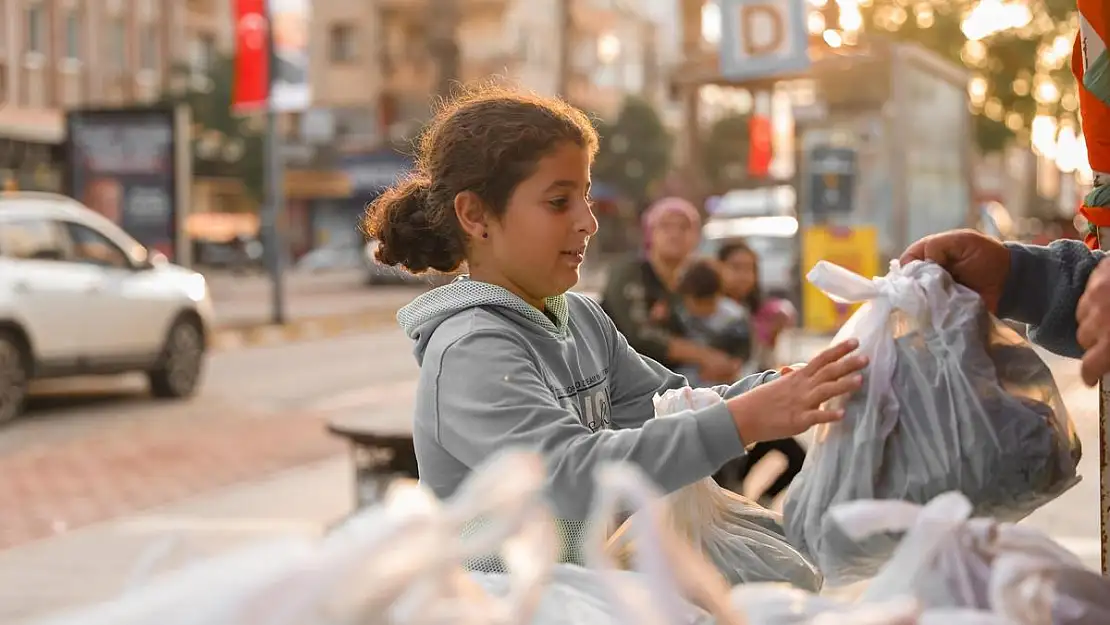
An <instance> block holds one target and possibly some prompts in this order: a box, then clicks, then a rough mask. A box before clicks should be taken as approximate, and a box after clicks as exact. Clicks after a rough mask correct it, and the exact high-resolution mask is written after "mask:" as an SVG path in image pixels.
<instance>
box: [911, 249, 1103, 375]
mask: <svg viewBox="0 0 1110 625" xmlns="http://www.w3.org/2000/svg"><path fill="white" fill-rule="evenodd" d="M1105 259H1106V253H1104V252H1099V251H1092V250H1090V249H1088V248H1087V247H1086V246H1085V245H1083V243H1082V242H1080V241H1072V240H1061V241H1055V242H1053V243H1052V244H1050V245H1047V246H1039V245H1022V244H1020V243H1002V242H1000V241H998V240H996V239H992V238H990V237H988V236H986V235H984V234H981V233H979V232H976V231H974V230H954V231H951V232H943V233H940V234H935V235H932V236H928V237H925V238H923V239H921V240H920V241H917V242H916V243H914V244H913V245H911V246H910V247H909V248H908V249H907V250H906V251H905V253H903V254H902V258H901V262H902V263H907V262H910V261H912V260H928V261H932V262H935V263H937V264H939V265H940V266H942V267H944V269H945V270H947V271H948V273H950V274H951V275H952V277H953V279H955V280H956V281H957V282H959V283H961V284H963V285H964V286H966V287H968V288H970V289H971V290H973V291H975V292H977V293H978V294H979V295H980V296H982V298H983V300H984V301H985V302H986V304H987V306H988V308H990V310H991V311H992V312H994V313H995V314H996V315H997V316H998V317H1000V318H1002V319H1009V320H1012V321H1017V322H1020V323H1026V324H1028V325H1029V338H1030V340H1032V341H1033V342H1034V343H1036V344H1038V345H1040V346H1041V347H1044V348H1045V349H1047V350H1049V351H1051V352H1053V353H1055V354H1058V355H1060V356H1066V357H1069V358H1081V359H1082V361H1083V364H1082V367H1081V375H1082V377H1083V381H1084V382H1085V383H1086V384H1088V385H1090V386H1093V385H1094V384H1096V383H1097V382H1098V380H1099V379H1101V378H1102V377H1103V376H1105V375H1107V374H1108V373H1110V263H1105V262H1102V261H1104V260H1105Z"/></svg>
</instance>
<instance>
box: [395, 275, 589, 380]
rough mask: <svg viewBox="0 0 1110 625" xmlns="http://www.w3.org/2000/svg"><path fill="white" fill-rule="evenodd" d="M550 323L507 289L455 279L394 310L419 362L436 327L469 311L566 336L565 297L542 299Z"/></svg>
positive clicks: (462, 277) (567, 316) (566, 315)
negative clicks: (489, 311) (489, 312)
mask: <svg viewBox="0 0 1110 625" xmlns="http://www.w3.org/2000/svg"><path fill="white" fill-rule="evenodd" d="M544 302H545V305H546V308H547V311H548V312H549V313H550V314H551V317H553V318H554V321H553V320H552V319H551V318H550V317H548V316H547V315H545V314H544V313H542V312H540V311H539V310H536V308H535V307H533V306H531V305H529V304H528V303H527V302H525V301H524V300H522V299H520V297H518V296H516V295H515V294H513V293H512V292H511V291H509V290H508V289H505V288H503V287H499V286H496V285H493V284H489V283H487V282H479V281H477V280H471V279H470V278H469V277H468V276H459V277H458V278H457V279H455V280H454V281H453V282H451V283H449V284H445V285H443V286H440V287H436V288H434V289H432V290H431V291H428V292H427V293H423V294H421V295H420V296H418V297H417V298H416V299H414V300H412V302H410V303H409V304H407V305H405V306H404V307H402V308H401V309H400V310H399V311H397V322H398V323H399V324H400V325H401V328H403V329H404V331H405V334H407V335H408V337H409V338H410V339H412V341H413V343H415V345H414V353H415V355H416V361H417V362H418V363H419V362H423V360H424V350H425V349H426V348H427V345H428V341H429V340H430V339H431V337H432V334H433V333H434V332H435V330H436V328H438V327H439V324H441V323H443V322H444V321H445V320H447V319H449V318H451V317H453V316H455V315H457V314H458V313H460V312H462V311H464V310H467V309H469V308H485V307H497V308H502V309H506V310H509V311H511V312H513V313H515V314H516V315H518V316H520V317H522V318H523V319H522V320H521V321H522V324H527V323H532V324H535V326H536V328H537V329H540V330H542V331H545V332H548V333H550V334H551V335H553V336H558V337H562V336H566V334H567V323H568V321H569V318H570V312H569V309H568V307H567V298H566V295H557V296H555V297H549V298H547V299H546V300H544Z"/></svg>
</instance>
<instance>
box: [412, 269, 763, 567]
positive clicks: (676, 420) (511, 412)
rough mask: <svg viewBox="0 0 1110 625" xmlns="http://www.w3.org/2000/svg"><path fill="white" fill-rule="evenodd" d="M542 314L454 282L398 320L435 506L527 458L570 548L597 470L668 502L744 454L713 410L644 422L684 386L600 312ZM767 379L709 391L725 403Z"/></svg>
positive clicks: (594, 307) (502, 292)
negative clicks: (485, 468)
mask: <svg viewBox="0 0 1110 625" xmlns="http://www.w3.org/2000/svg"><path fill="white" fill-rule="evenodd" d="M546 309H547V313H548V314H546V315H545V314H544V313H541V312H540V311H538V310H536V309H535V308H534V307H532V306H529V305H528V304H526V303H525V302H524V301H523V300H521V299H520V298H518V297H517V296H515V295H513V294H512V293H510V292H509V291H507V290H506V289H503V288H501V287H498V286H494V285H491V284H487V283H484V282H478V281H472V280H467V279H465V278H463V279H459V280H456V281H455V282H452V283H451V284H448V285H445V286H441V287H439V288H436V289H433V290H431V291H429V292H427V293H425V294H423V295H421V296H419V297H417V298H416V299H415V300H414V301H413V302H412V303H411V304H409V305H408V306H405V307H404V308H402V309H401V310H400V312H399V313H398V315H397V319H398V321H399V322H400V323H401V326H402V327H403V328H404V329H405V331H406V332H407V333H408V335H409V337H410V338H412V340H413V341H414V343H415V355H416V360H417V362H418V363H419V364H420V380H419V385H418V389H417V399H416V415H415V419H414V423H413V441H414V443H415V446H416V457H417V461H418V463H419V467H420V481H421V483H423V484H424V485H425V486H427V487H428V488H430V489H431V490H432V491H433V492H434V493H435V494H436V495H437V496H439V497H441V498H444V497H448V496H450V495H451V494H453V493H454V492H455V490H456V489H457V488H458V487H459V485H460V483H462V481H463V480H464V479H466V477H467V475H468V474H469V473H470V472H471V471H472V470H474V469H475V468H476V467H478V466H479V465H481V464H482V462H483V461H484V460H486V459H487V458H489V457H490V456H491V455H492V454H493V453H495V452H497V451H500V450H502V449H506V448H510V447H516V448H523V449H528V450H534V451H537V452H540V453H542V454H543V456H544V457H545V459H546V461H547V465H548V474H549V477H548V484H547V491H548V495H549V499H550V502H551V504H552V507H553V511H554V513H555V515H556V517H557V518H558V519H559V520H560V522H561V525H562V527H563V529H564V531H568V532H570V533H571V536H568V540H571V541H572V542H575V539H574V536H573V534H576V533H578V532H580V531H582V529H583V526H582V522H583V521H585V520H586V518H587V515H588V512H589V509H590V505H591V502H592V499H593V489H594V482H593V478H594V470H595V468H596V467H597V466H598V465H599V464H602V463H606V462H614V461H627V462H631V463H634V464H636V465H638V466H639V467H640V468H641V469H643V471H644V472H645V473H646V474H647V476H648V477H650V478H651V479H652V480H654V481H655V483H656V484H658V485H659V486H660V487H662V489H663V490H664V491H666V492H671V491H674V490H677V489H679V488H682V487H683V486H686V485H688V484H691V483H693V482H695V481H697V480H699V479H702V478H705V477H708V476H710V475H712V474H713V473H715V472H716V471H717V470H718V469H720V468H721V466H722V465H724V464H725V463H726V462H728V461H729V460H732V459H734V458H737V457H739V456H742V455H743V454H744V444H743V443H742V442H741V440H740V437H739V435H738V434H737V431H736V426H735V425H734V423H733V419H732V416H731V414H730V413H729V410H728V408H727V407H726V406H725V405H724V404H723V403H722V404H718V405H716V406H713V407H710V408H706V409H703V410H697V411H691V412H689V413H687V414H684V415H679V416H675V417H672V418H667V419H659V420H653V419H652V417H653V416H654V408H653V404H652V397H653V396H654V395H655V394H656V393H661V392H663V391H665V390H667V389H671V388H678V387H682V386H686V379H685V378H683V377H682V376H680V375H677V374H675V373H672V372H670V371H668V370H667V369H665V368H664V367H663V366H662V365H660V364H658V363H656V362H655V361H653V360H651V359H649V358H645V357H643V356H641V355H640V354H638V353H636V352H635V351H634V350H633V349H632V348H630V347H629V346H628V342H627V341H626V340H625V338H624V336H622V335H621V334H620V333H619V332H618V331H617V330H616V328H615V327H614V325H613V323H612V321H610V319H609V317H608V316H607V315H606V314H605V313H604V312H603V311H602V310H601V307H600V306H599V305H598V304H596V303H595V302H593V301H592V300H590V299H589V298H587V297H584V296H582V295H578V294H575V293H568V294H566V295H562V296H558V297H553V298H549V299H548V300H547V304H546ZM775 376H776V374H774V373H773V372H766V373H761V374H757V375H753V376H749V377H748V378H745V379H743V380H741V381H739V382H737V383H735V384H733V385H732V386H719V387H715V389H714V390H716V391H717V392H719V393H720V394H721V395H722V396H724V397H726V398H728V397H732V396H735V395H738V394H740V393H743V392H745V391H747V390H749V389H751V388H753V387H754V386H756V385H758V384H761V383H763V382H765V381H768V380H770V379H772V378H773V377H775ZM569 559H570V560H572V561H573V560H575V559H576V558H574V557H571V558H569Z"/></svg>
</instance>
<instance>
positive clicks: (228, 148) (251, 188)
mask: <svg viewBox="0 0 1110 625" xmlns="http://www.w3.org/2000/svg"><path fill="white" fill-rule="evenodd" d="M234 67H235V66H234V60H233V59H232V57H230V56H223V55H220V56H217V57H216V58H215V59H214V60H213V62H212V65H211V67H210V69H209V71H208V72H207V73H205V74H198V73H197V72H196V70H194V69H193V68H190V67H177V68H174V70H173V76H172V77H171V81H170V83H171V85H172V87H175V88H171V90H170V92H169V93H166V94H164V95H163V96H162V101H163V103H169V104H178V103H184V104H187V105H188V106H189V107H190V108H191V109H192V113H193V136H192V154H193V175H194V176H198V177H212V178H235V179H238V180H240V181H241V182H242V184H243V187H244V189H245V190H246V192H247V194H248V195H249V196H250V197H251V198H252V199H254V200H255V201H257V202H259V203H261V201H262V198H263V188H264V187H263V181H264V175H265V173H264V170H265V160H264V159H265V151H264V150H265V148H264V142H265V137H264V134H263V130H264V118H263V117H262V115H261V112H260V113H259V114H258V115H253V116H243V115H237V114H236V113H235V112H234V111H232V108H231V98H232V90H233V88H234V75H235V74H234V72H235V69H234Z"/></svg>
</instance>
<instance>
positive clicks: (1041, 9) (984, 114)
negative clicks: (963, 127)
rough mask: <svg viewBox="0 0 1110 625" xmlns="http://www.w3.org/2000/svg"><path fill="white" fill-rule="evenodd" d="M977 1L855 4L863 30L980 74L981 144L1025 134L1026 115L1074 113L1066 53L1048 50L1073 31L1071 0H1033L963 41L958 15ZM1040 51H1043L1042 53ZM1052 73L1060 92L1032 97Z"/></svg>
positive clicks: (976, 105)
mask: <svg viewBox="0 0 1110 625" xmlns="http://www.w3.org/2000/svg"><path fill="white" fill-rule="evenodd" d="M977 4H978V2H975V1H972V0H937V1H935V2H918V3H916V4H914V3H910V2H906V1H904V0H874V1H873V2H872V3H870V4H869V6H866V7H862V9H861V13H862V16H863V24H864V31H865V32H875V33H881V34H884V35H887V36H891V37H894V38H895V39H898V40H902V41H907V42H914V43H918V44H921V45H922V46H924V47H925V48H928V49H930V50H932V51H933V52H936V53H937V54H939V55H941V56H942V57H944V58H946V59H948V60H950V61H952V62H955V63H958V64H961V65H963V66H965V67H966V68H967V69H968V70H970V71H971V72H972V74H973V76H975V77H977V78H978V79H980V80H983V81H985V84H986V89H985V93H979V94H975V96H974V97H973V98H972V105H973V109H974V110H975V112H976V115H977V119H976V124H975V131H976V133H975V134H976V140H977V142H978V144H979V147H980V148H981V149H983V150H984V151H992V150H998V149H1000V148H1002V147H1003V146H1004V145H1005V144H1006V143H1007V142H1008V141H1010V140H1011V139H1012V138H1014V137H1015V136H1017V137H1018V138H1020V139H1027V138H1028V132H1029V128H1030V126H1031V124H1032V121H1033V117H1034V116H1036V115H1038V114H1041V115H1055V116H1058V117H1073V118H1074V116H1075V114H1076V112H1075V111H1076V100H1075V93H1074V83H1075V81H1074V79H1073V78H1072V76H1071V71H1070V68H1069V65H1068V57H1069V55H1068V54H1064V55H1060V54H1054V53H1051V52H1050V51H1051V49H1052V47H1053V45H1054V43H1056V40H1057V38H1058V37H1065V38H1066V39H1067V41H1068V42H1070V40H1071V37H1072V36H1073V35H1074V32H1075V23H1076V22H1075V13H1076V5H1075V1H1074V0H1032V1H1031V2H1030V9H1031V12H1032V15H1033V19H1032V21H1031V22H1030V23H1029V24H1028V25H1026V26H1024V27H1021V28H1012V29H1008V30H1004V31H1001V32H998V33H994V34H991V35H988V36H987V37H985V38H984V39H982V40H980V42H981V44H982V45H979V44H978V43H971V44H969V43H968V38H967V36H966V35H965V34H964V32H963V31H962V30H961V23H962V21H963V19H964V17H965V16H966V15H967V14H968V12H969V11H970V10H971V9H973V8H974V7H975V6H976V5H977ZM1046 53H1047V54H1046ZM1045 80H1047V81H1051V82H1054V83H1055V84H1057V85H1058V86H1059V91H1060V93H1061V95H1062V97H1058V98H1054V99H1053V98H1047V99H1045V98H1042V101H1041V102H1038V101H1037V100H1036V99H1035V94H1036V84H1037V83H1039V82H1041V81H1045Z"/></svg>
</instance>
